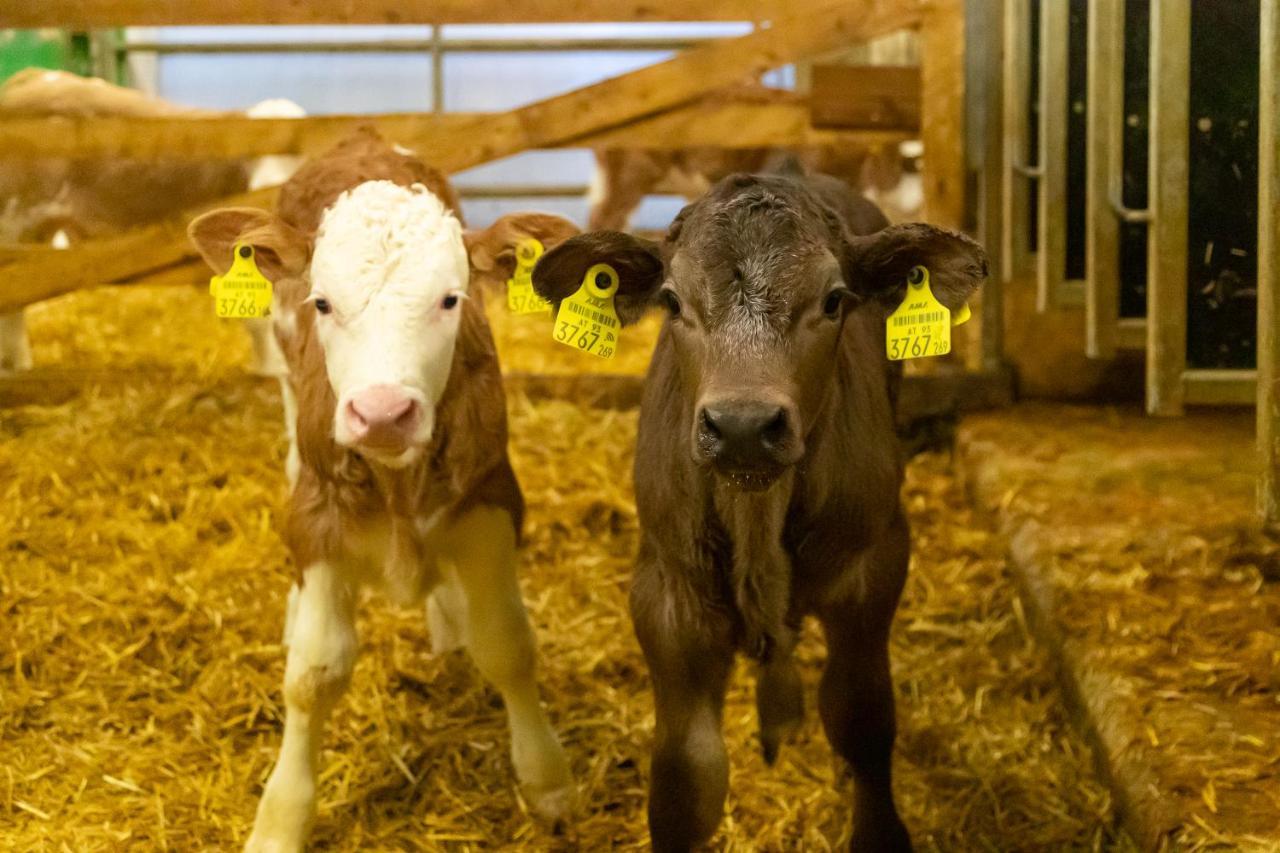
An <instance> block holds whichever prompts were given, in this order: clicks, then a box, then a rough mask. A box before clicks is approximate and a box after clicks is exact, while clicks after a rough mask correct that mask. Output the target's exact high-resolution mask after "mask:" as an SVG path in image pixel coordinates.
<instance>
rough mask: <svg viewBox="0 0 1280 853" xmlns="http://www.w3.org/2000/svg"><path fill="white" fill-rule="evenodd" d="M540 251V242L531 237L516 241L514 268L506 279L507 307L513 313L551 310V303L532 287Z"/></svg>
mask: <svg viewBox="0 0 1280 853" xmlns="http://www.w3.org/2000/svg"><path fill="white" fill-rule="evenodd" d="M542 252H543V248H542V243H541V242H539V241H538V240H535V239H534V238H533V237H526V238H525V239H523V240H521V241H520V242H518V243H516V269H515V272H514V273H512V275H511V278H509V279H507V308H508V309H509V310H510V311H511V312H512V313H513V314H541V313H543V312H545V311H550V310H551V303H550V302H548V301H547V300H545V299H543V298H542V297H541V296H539V295H538V292H537V291H536V290H534V289H533V268H534V266H536V265H537V263H538V258H540V257H542Z"/></svg>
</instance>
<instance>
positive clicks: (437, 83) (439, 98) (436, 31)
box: [431, 25, 445, 114]
mask: <svg viewBox="0 0 1280 853" xmlns="http://www.w3.org/2000/svg"><path fill="white" fill-rule="evenodd" d="M444 53H445V51H444V41H443V39H442V37H441V35H440V26H439V25H436V26H434V27H432V28H431V112H433V113H436V114H439V113H442V112H444Z"/></svg>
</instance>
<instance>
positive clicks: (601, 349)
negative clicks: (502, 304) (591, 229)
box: [551, 264, 622, 358]
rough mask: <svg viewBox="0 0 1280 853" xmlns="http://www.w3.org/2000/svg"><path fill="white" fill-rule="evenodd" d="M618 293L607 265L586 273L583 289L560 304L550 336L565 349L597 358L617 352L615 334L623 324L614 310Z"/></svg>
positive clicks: (598, 265) (611, 271)
mask: <svg viewBox="0 0 1280 853" xmlns="http://www.w3.org/2000/svg"><path fill="white" fill-rule="evenodd" d="M617 292H618V273H617V272H615V271H614V269H613V267H611V266H609V265H608V264H596V265H595V266H593V267H592V268H591V269H589V270H587V274H586V275H585V276H583V278H582V286H581V287H579V288H578V289H577V290H576V291H574V294H573V295H572V296H570V297H568V298H567V299H565V300H564V301H563V302H561V303H560V310H559V311H557V312H556V325H555V329H554V330H553V331H552V333H551V334H552V337H554V338H555V339H556V340H557V341H559V342H560V343H562V344H564V345H565V346H568V347H573V348H574V349H578V350H582V351H583V352H589V353H591V354H592V355H595V356H599V357H600V358H613V357H614V356H615V355H617V353H618V333H619V331H620V330H621V328H622V323H620V322H619V321H618V312H617V311H615V310H614V307H613V296H614V294H616V293H617Z"/></svg>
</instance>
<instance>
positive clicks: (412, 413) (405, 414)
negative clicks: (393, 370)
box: [343, 385, 422, 449]
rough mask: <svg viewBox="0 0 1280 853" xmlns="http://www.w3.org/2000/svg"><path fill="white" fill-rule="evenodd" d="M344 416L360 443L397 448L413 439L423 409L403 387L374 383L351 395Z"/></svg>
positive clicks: (375, 446)
mask: <svg viewBox="0 0 1280 853" xmlns="http://www.w3.org/2000/svg"><path fill="white" fill-rule="evenodd" d="M343 417H344V418H345V420H346V425H347V429H348V430H349V431H350V432H351V436H352V437H353V438H354V439H355V440H356V443H357V444H362V445H365V446H366V447H374V448H388V449H397V448H402V447H405V446H407V445H408V444H409V442H410V441H411V440H412V438H413V435H414V432H415V431H416V430H417V428H418V422H419V420H420V419H421V417H422V412H421V410H420V408H419V406H418V402H417V401H416V400H415V399H414V398H413V397H411V396H409V394H408V393H406V392H405V390H404V389H403V388H398V387H396V386H395V385H372V386H370V387H368V388H365V389H364V390H363V391H359V392H357V393H355V394H352V395H351V398H350V399H349V400H347V405H346V408H345V410H344V411H343Z"/></svg>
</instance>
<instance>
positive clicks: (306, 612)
mask: <svg viewBox="0 0 1280 853" xmlns="http://www.w3.org/2000/svg"><path fill="white" fill-rule="evenodd" d="M296 602H297V603H296V608H297V610H296V613H295V614H294V619H293V620H292V622H293V624H292V625H291V626H290V629H289V631H290V634H291V636H290V637H289V641H290V643H289V662H288V665H287V666H286V668H285V676H284V700H285V723H284V740H283V742H282V743H281V746H280V757H279V758H278V759H277V760H276V766H275V769H274V770H272V771H271V778H269V779H268V780H267V786H266V788H265V790H264V791H263V792H262V802H260V803H259V804H258V816H257V818H256V819H255V820H254V823H253V834H252V835H250V836H249V841H248V843H247V844H246V845H245V850H247V851H253V853H265V851H271V853H283V851H295V850H302V849H303V845H304V844H305V843H306V838H307V832H308V830H309V829H310V827H311V819H312V816H313V815H314V813H315V800H316V772H317V767H316V764H317V762H318V758H319V754H320V743H321V739H322V737H323V734H324V725H325V720H326V719H327V718H328V716H329V712H330V711H331V710H333V706H334V705H335V704H336V703H337V701H338V699H339V698H340V697H341V696H342V693H343V691H344V690H346V687H347V681H348V679H349V678H350V677H351V668H352V666H353V665H354V664H355V656H356V629H355V588H354V586H353V585H352V584H350V583H349V582H348V581H347V579H346V578H344V577H343V576H342V575H341V572H340V571H339V570H338V569H337V568H335V567H333V566H331V565H329V564H327V563H317V564H315V565H313V566H311V567H309V568H308V569H307V570H306V572H305V573H304V575H303V584H302V587H301V588H300V589H298V591H297V596H296Z"/></svg>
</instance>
